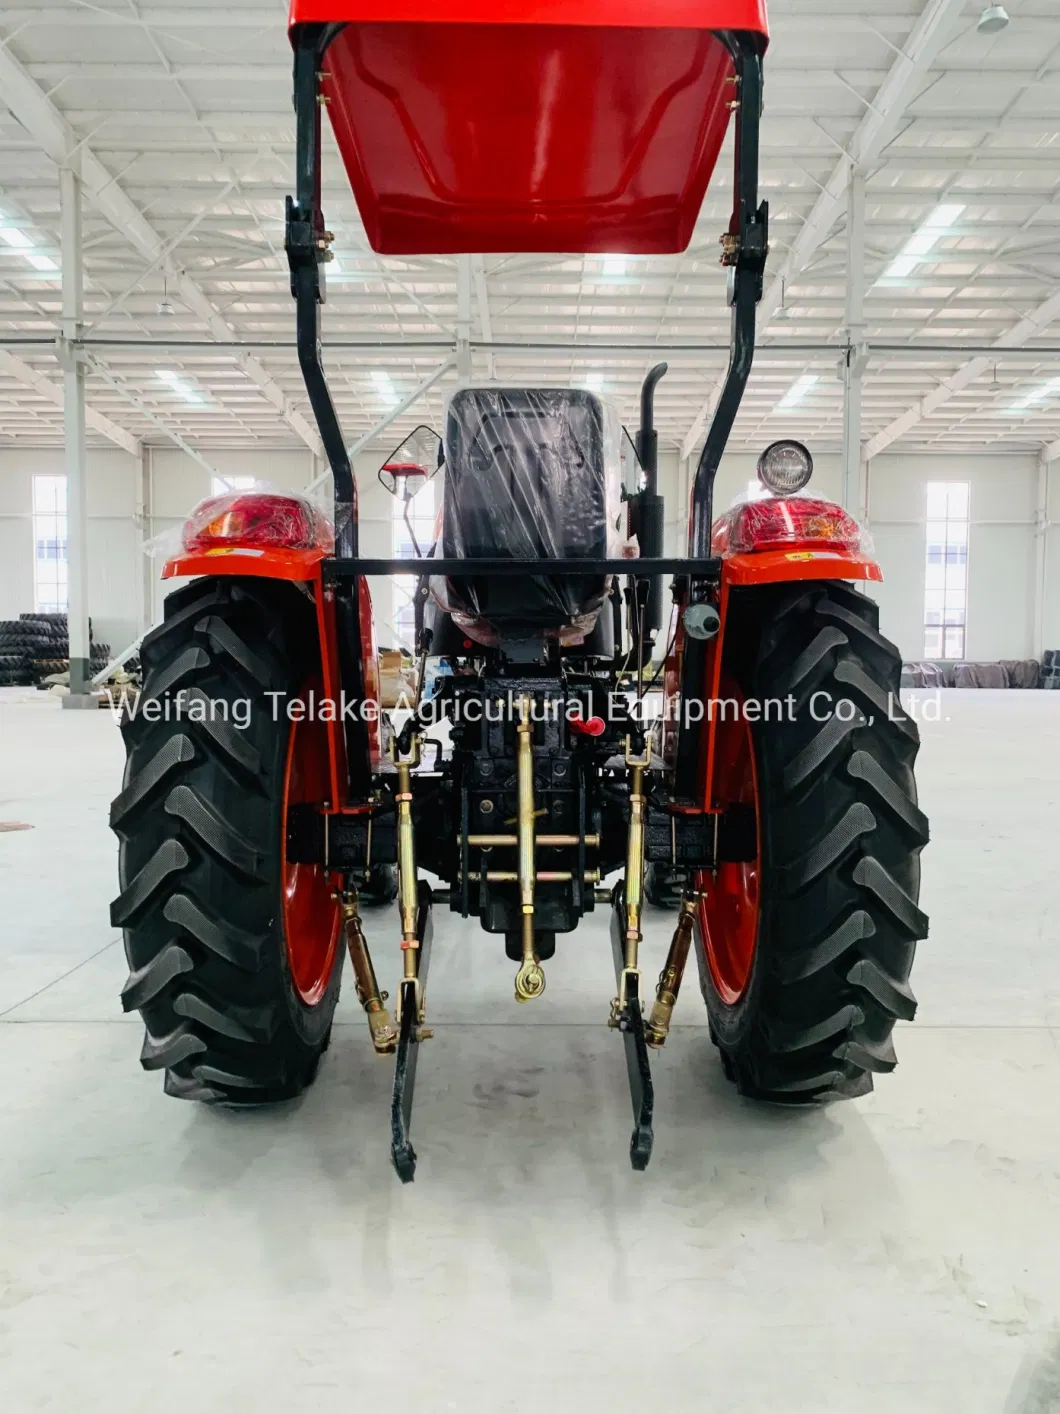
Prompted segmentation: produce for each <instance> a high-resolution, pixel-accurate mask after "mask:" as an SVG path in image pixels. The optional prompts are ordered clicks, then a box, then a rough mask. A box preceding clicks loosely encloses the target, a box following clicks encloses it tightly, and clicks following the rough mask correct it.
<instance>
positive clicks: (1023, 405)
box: [1005, 378, 1060, 417]
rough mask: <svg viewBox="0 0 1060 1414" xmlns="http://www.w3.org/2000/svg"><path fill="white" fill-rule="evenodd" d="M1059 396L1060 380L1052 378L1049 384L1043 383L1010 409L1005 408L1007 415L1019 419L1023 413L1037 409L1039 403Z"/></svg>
mask: <svg viewBox="0 0 1060 1414" xmlns="http://www.w3.org/2000/svg"><path fill="white" fill-rule="evenodd" d="M1057 396H1060V378H1050V380H1049V382H1048V383H1043V384H1042V385H1041V387H1040V388H1035V390H1034V391H1033V392H1032V393H1027V394H1025V396H1024V397H1022V398H1020V399H1019V400H1018V401H1017V402H1014V403H1013V404H1012V406H1011V407H1010V408H1005V413H1006V414H1007V415H1008V416H1009V417H1018V416H1019V414H1020V413H1021V412H1028V411H1029V410H1030V409H1031V408H1034V407H1037V406H1038V404H1039V403H1044V402H1046V401H1047V400H1048V399H1049V398H1055V397H1057Z"/></svg>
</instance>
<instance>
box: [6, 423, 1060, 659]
mask: <svg viewBox="0 0 1060 1414" xmlns="http://www.w3.org/2000/svg"><path fill="white" fill-rule="evenodd" d="M204 455H205V456H206V458H207V460H209V461H211V462H212V463H213V465H214V466H215V467H216V469H217V470H218V472H220V473H221V474H226V473H227V474H230V475H234V476H238V475H253V476H256V477H259V478H261V479H265V480H268V481H272V482H274V483H276V484H277V485H278V486H283V487H291V488H295V487H302V486H305V485H306V484H307V483H308V482H309V481H310V480H311V479H312V477H313V476H314V475H315V473H316V468H314V466H313V459H312V457H311V456H310V454H309V453H308V452H306V451H298V450H290V449H283V450H280V449H277V450H271V451H270V450H267V449H266V450H261V449H258V450H254V451H249V452H243V453H240V452H232V451H218V452H213V453H212V452H209V451H206V452H205V453H204ZM378 461H379V458H378V457H376V456H374V455H369V456H365V457H362V458H360V459H359V461H358V465H357V482H358V488H359V498H360V527H361V548H362V552H363V553H364V554H371V555H378V556H386V555H389V554H390V553H391V546H392V539H391V534H392V532H391V526H392V504H393V503H392V502H391V500H390V498H389V497H388V496H387V495H386V493H385V492H384V491H383V489H382V487H381V486H380V485H379V484H378V481H377V480H376V469H377V466H378ZM63 470H64V465H63V454H62V451H61V450H59V449H50V450H43V451H41V450H32V449H27V450H13V449H5V450H3V451H0V618H14V617H17V615H18V614H19V613H20V612H23V611H25V610H27V609H30V608H32V607H33V553H32V524H31V513H32V477H33V476H34V475H35V474H52V475H55V474H62V472H63ZM753 476H754V458H753V457H750V456H742V455H734V456H731V457H728V458H726V460H725V463H724V465H723V467H722V470H721V472H720V473H719V476H718V483H717V488H716V492H715V508H716V510H722V509H724V508H725V507H727V506H728V505H729V504H730V503H731V501H732V499H733V497H734V496H735V495H736V494H737V493H738V492H739V491H740V490H742V489H743V488H744V487H745V486H746V484H747V482H748V481H749V480H750V479H751V478H752V477H753ZM1037 478H1038V469H1037V461H1036V459H1035V458H1034V457H1020V456H1000V455H999V456H987V455H981V456H961V457H952V456H941V455H940V456H934V455H901V454H898V455H895V456H883V457H879V458H877V460H876V461H875V462H874V463H873V464H872V467H871V469H870V478H869V513H870V525H871V529H872V533H873V535H874V537H875V541H876V550H877V555H878V558H879V560H880V563H881V564H882V566H883V570H884V576H885V581H884V583H883V584H882V585H880V586H874V587H873V591H872V592H873V593H874V595H875V596H876V597H877V598H878V599H879V602H880V605H881V618H882V624H883V629H884V632H885V633H886V634H887V635H888V636H889V637H890V638H892V639H894V641H895V642H896V643H897V644H898V646H899V647H900V649H901V650H902V653H903V656H905V657H906V658H915V657H919V656H921V654H922V653H923V626H922V618H923V587H924V583H923V582H924V546H925V526H924V518H925V517H924V512H925V492H924V486H925V484H926V482H928V481H930V480H947V479H952V480H966V481H969V482H970V483H971V519H972V528H971V540H970V547H969V580H970V596H969V614H968V656H969V657H974V658H988V659H989V658H994V659H996V658H1018V657H1027V656H1030V655H1031V654H1032V652H1033V648H1034V595H1035V509H1036V498H1037ZM659 480H660V489H661V491H662V492H663V494H664V495H665V496H666V499H667V521H666V553H668V554H672V553H681V552H682V551H683V549H684V545H685V537H686V525H687V505H688V499H687V498H688V469H687V468H682V466H681V464H680V463H679V461H678V458H677V456H676V454H675V453H672V452H665V451H664V452H663V453H662V454H661V456H660V477H659ZM1051 483H1052V485H1051V491H1052V504H1053V506H1060V464H1057V465H1056V466H1054V468H1053V471H1052V476H1051ZM814 485H815V486H817V487H818V488H819V489H820V490H821V492H822V493H823V494H824V495H828V496H832V497H833V498H835V499H838V498H839V494H840V464H839V458H838V457H837V456H834V455H833V456H829V455H824V456H821V457H820V458H819V459H818V462H817V468H816V472H815V476H814ZM209 489H210V488H209V476H208V474H207V472H206V471H205V470H204V469H203V468H202V467H200V466H199V465H198V464H197V463H196V462H194V461H192V460H191V459H190V458H188V457H186V456H185V455H184V454H183V453H181V452H179V451H176V450H175V449H170V448H154V449H151V450H150V451H149V452H148V454H147V457H146V474H145V472H144V471H143V470H142V468H141V465H140V463H139V462H138V461H137V460H135V459H134V458H132V457H130V456H127V455H126V454H125V453H123V452H121V451H117V450H113V451H111V450H106V449H94V450H93V451H91V452H90V454H89V464H88V516H89V547H88V548H89V612H90V613H91V615H92V618H93V625H94V628H95V630H96V635H97V638H99V639H104V640H105V641H106V642H108V643H110V644H111V646H112V647H113V648H115V649H117V648H120V647H122V646H124V645H125V644H126V643H128V642H130V641H131V640H132V639H133V638H134V637H135V636H136V634H137V632H138V631H139V625H140V621H141V617H142V616H143V614H144V612H145V611H144V604H145V602H146V601H148V600H149V601H150V602H149V603H148V611H149V612H150V614H152V615H153V616H154V618H156V619H157V618H158V617H159V616H160V612H161V603H162V599H163V597H164V595H165V594H166V593H168V592H169V591H170V590H171V589H172V588H173V587H174V585H175V583H176V582H170V583H168V584H166V585H164V586H163V585H162V584H161V583H159V582H158V581H157V571H158V570H159V569H160V562H156V563H155V564H154V565H153V566H150V565H146V564H145V561H144V559H143V557H142V555H140V554H139V552H138V549H137V547H138V545H139V543H140V539H141V536H142V537H143V538H150V537H152V536H158V535H160V534H162V533H163V532H165V531H169V532H170V533H171V534H172V533H173V532H174V531H175V530H177V529H178V528H179V525H180V523H181V520H182V519H183V517H184V515H185V514H186V513H187V511H188V510H189V509H190V508H191V507H192V506H193V505H194V504H195V503H196V502H197V501H198V500H200V499H201V498H202V497H203V496H205V495H206V494H208V492H209ZM144 492H146V496H145V503H146V512H147V514H146V518H145V523H144V525H143V528H142V530H141V527H140V526H139V525H138V523H137V506H138V502H139V499H140V497H141V495H142V494H143V493H144ZM1047 548H1048V559H1047V566H1046V585H1045V600H1044V646H1045V647H1050V646H1054V647H1060V523H1058V524H1057V525H1055V526H1053V527H1052V528H1051V529H1050V530H1049V532H1048V539H1047ZM145 570H146V573H145ZM152 579H154V584H153V586H152V584H151V580H152ZM148 589H149V590H150V593H147V590H148ZM372 590H373V600H374V602H375V606H376V621H377V627H378V633H379V639H380V641H381V642H383V643H388V642H391V641H392V637H393V635H392V627H391V624H392V613H393V606H392V602H391V595H390V591H389V587H388V586H387V585H386V584H385V583H376V584H374V585H373V586H372Z"/></svg>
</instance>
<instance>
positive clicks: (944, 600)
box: [924, 481, 969, 658]
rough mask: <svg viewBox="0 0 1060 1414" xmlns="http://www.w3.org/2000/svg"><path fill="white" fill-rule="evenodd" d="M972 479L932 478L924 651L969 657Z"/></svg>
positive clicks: (939, 655)
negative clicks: (970, 484)
mask: <svg viewBox="0 0 1060 1414" xmlns="http://www.w3.org/2000/svg"><path fill="white" fill-rule="evenodd" d="M968 493H969V488H968V483H967V481H929V482H928V486H927V566H926V573H925V577H924V656H925V657H927V658H963V657H964V654H965V633H966V629H967V624H968Z"/></svg>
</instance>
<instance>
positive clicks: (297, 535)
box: [182, 492, 334, 553]
mask: <svg viewBox="0 0 1060 1414" xmlns="http://www.w3.org/2000/svg"><path fill="white" fill-rule="evenodd" d="M182 539H183V544H184V549H185V550H188V551H199V552H206V551H209V550H221V549H236V548H245V549H254V550H313V549H322V550H326V551H328V553H330V552H331V550H332V548H333V545H334V534H333V532H332V529H331V526H330V524H329V523H328V520H327V518H326V517H325V516H324V515H323V514H322V513H321V512H320V511H318V510H317V509H316V507H315V506H313V505H311V504H310V503H309V502H308V501H303V500H301V499H299V498H298V497H297V496H274V495H268V494H263V493H261V492H251V493H249V494H247V495H235V496H232V495H229V496H214V497H213V498H212V499H210V500H208V501H203V502H202V504H201V505H199V506H196V508H195V510H194V511H192V513H191V515H190V517H189V518H188V520H187V521H186V522H185V525H184V531H183V536H182Z"/></svg>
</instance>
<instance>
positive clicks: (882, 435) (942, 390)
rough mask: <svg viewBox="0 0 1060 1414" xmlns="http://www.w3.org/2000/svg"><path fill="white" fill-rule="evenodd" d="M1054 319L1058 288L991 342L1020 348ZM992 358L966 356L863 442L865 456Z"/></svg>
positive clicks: (1058, 315) (1059, 311)
mask: <svg viewBox="0 0 1060 1414" xmlns="http://www.w3.org/2000/svg"><path fill="white" fill-rule="evenodd" d="M1056 319H1060V290H1058V291H1057V292H1056V294H1053V295H1050V297H1049V298H1048V299H1047V300H1046V301H1045V303H1044V304H1040V305H1039V306H1038V308H1037V309H1035V310H1032V311H1031V313H1030V314H1028V315H1027V316H1026V318H1024V319H1021V320H1020V321H1019V323H1018V324H1014V325H1013V326H1012V328H1011V329H1009V330H1008V331H1007V332H1006V333H1004V334H1002V335H1001V338H1000V339H998V340H997V341H996V342H995V344H994V347H995V348H996V349H997V350H999V351H1002V350H1004V349H1013V348H1020V347H1021V346H1022V345H1023V344H1026V343H1028V342H1029V341H1030V340H1031V339H1036V338H1037V337H1038V336H1039V335H1041V334H1043V333H1044V332H1045V330H1046V329H1048V327H1049V325H1050V324H1052V323H1053V322H1054V321H1055V320H1056ZM994 362H995V360H994V359H992V358H989V357H987V358H973V359H969V360H968V362H967V363H964V364H962V365H961V367H960V368H958V370H957V372H956V373H954V374H952V375H951V376H950V377H949V378H946V379H944V380H943V381H942V382H941V383H940V384H939V386H938V387H937V388H934V389H932V391H931V392H930V393H928V394H927V396H926V397H923V398H921V399H920V400H919V401H918V402H917V403H915V404H914V406H913V407H911V408H908V409H907V410H906V411H905V412H903V413H902V415H901V417H896V418H895V420H894V421H893V422H892V423H890V424H889V425H888V426H887V427H885V428H884V429H883V431H882V432H878V433H877V434H876V436H875V437H873V438H871V439H870V441H869V442H867V443H866V446H865V457H866V459H869V458H871V457H878V456H879V455H880V453H881V452H883V451H886V449H887V448H888V447H889V446H890V445H891V443H892V442H896V441H897V440H898V438H899V437H904V436H905V434H906V433H907V432H908V431H910V429H911V428H913V427H915V426H916V425H917V423H918V422H922V421H923V420H924V418H925V417H930V416H931V414H932V413H933V412H937V411H938V410H939V408H941V407H944V406H945V404H946V403H948V402H949V400H950V399H951V398H952V397H953V396H954V394H955V393H959V392H960V391H961V390H962V389H963V388H967V387H968V385H969V384H970V383H974V382H975V380H976V379H977V378H981V377H982V376H983V374H984V373H988V372H989V371H990V369H991V368H992V367H993V365H994Z"/></svg>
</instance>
